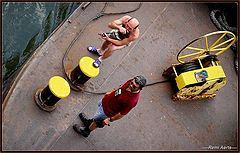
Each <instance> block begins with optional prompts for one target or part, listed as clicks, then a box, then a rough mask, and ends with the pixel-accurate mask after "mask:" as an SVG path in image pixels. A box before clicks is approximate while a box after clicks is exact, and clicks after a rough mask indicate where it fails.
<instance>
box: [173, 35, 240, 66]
mask: <svg viewBox="0 0 240 153" xmlns="http://www.w3.org/2000/svg"><path fill="white" fill-rule="evenodd" d="M226 35H227V36H228V37H225V36H226ZM235 41H236V36H235V35H234V34H233V33H232V32H229V31H217V32H212V33H209V34H206V35H204V36H202V37H199V38H197V39H195V40H193V41H191V42H190V43H188V44H187V45H186V46H185V47H183V48H182V49H181V50H180V51H179V52H178V54H177V60H178V62H180V63H186V62H190V61H193V60H196V59H198V58H200V59H201V58H204V57H206V56H208V55H219V54H221V53H223V52H224V51H226V50H227V49H228V48H230V46H231V45H232V44H233V43H234V42H235Z"/></svg>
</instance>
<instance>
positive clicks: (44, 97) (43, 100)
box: [35, 56, 100, 112]
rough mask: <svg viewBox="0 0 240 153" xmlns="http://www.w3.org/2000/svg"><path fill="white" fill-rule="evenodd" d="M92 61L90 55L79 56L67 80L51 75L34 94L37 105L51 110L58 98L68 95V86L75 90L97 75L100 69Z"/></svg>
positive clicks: (54, 107) (45, 109)
mask: <svg viewBox="0 0 240 153" xmlns="http://www.w3.org/2000/svg"><path fill="white" fill-rule="evenodd" d="M93 62H94V59H92V58H90V57H87V56H85V57H83V58H81V59H80V60H79V63H78V65H77V66H76V67H75V68H74V69H73V71H71V72H70V73H69V76H68V77H67V78H68V81H66V80H65V79H64V78H62V77H60V76H53V77H51V78H50V80H49V82H48V85H47V86H46V87H45V88H43V89H38V90H37V92H36V94H35V102H36V104H37V105H38V107H39V108H40V109H42V110H44V111H47V112H51V111H53V110H54V109H56V106H57V102H58V101H59V100H60V99H62V98H66V97H68V96H69V94H70V87H71V88H72V89H74V90H77V89H79V86H80V85H83V84H84V83H85V82H87V81H88V80H89V79H90V78H94V77H96V76H98V74H99V72H100V70H99V68H95V67H94V66H93ZM69 84H70V85H69Z"/></svg>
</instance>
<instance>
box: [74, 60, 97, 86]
mask: <svg viewBox="0 0 240 153" xmlns="http://www.w3.org/2000/svg"><path fill="white" fill-rule="evenodd" d="M93 62H94V59H92V58H91V57H88V56H84V57H82V58H81V59H80V60H79V63H78V66H76V67H75V68H74V70H73V71H72V72H71V74H70V80H71V83H72V84H73V85H74V86H77V87H78V86H80V85H83V84H84V83H85V82H87V81H88V80H89V79H90V78H94V77H96V76H98V74H99V72H100V69H99V68H96V67H94V66H93ZM71 87H72V86H71Z"/></svg>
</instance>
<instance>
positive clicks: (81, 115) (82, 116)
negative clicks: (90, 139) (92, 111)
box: [78, 113, 93, 127]
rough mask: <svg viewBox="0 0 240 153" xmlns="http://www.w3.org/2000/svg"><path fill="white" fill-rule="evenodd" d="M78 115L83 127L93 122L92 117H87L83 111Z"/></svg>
mask: <svg viewBox="0 0 240 153" xmlns="http://www.w3.org/2000/svg"><path fill="white" fill-rule="evenodd" d="M78 116H79V117H80V119H81V121H82V122H83V124H84V126H85V127H89V126H90V125H91V123H92V122H93V119H88V118H87V116H86V115H85V114H84V113H80V114H79V115H78Z"/></svg>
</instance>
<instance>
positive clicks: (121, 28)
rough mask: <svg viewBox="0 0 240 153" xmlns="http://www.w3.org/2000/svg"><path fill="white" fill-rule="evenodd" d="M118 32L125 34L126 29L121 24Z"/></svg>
mask: <svg viewBox="0 0 240 153" xmlns="http://www.w3.org/2000/svg"><path fill="white" fill-rule="evenodd" d="M119 32H121V33H122V34H126V33H127V30H126V29H125V28H123V27H122V26H121V27H120V28H119Z"/></svg>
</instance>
